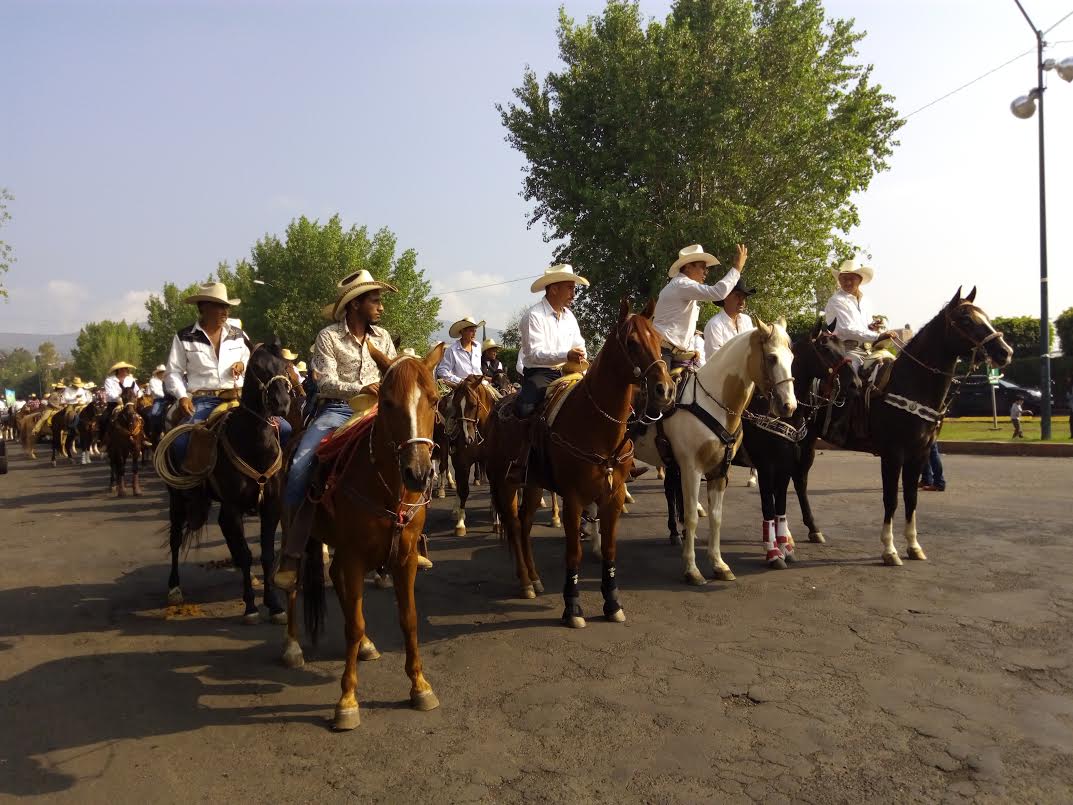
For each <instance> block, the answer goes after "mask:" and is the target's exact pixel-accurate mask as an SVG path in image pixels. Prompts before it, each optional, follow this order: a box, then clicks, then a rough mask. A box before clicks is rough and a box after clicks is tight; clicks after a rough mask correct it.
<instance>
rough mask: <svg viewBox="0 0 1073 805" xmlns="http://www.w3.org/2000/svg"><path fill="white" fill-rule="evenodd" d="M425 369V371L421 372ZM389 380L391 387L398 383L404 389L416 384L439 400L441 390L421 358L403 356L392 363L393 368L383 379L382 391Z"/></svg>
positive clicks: (389, 368)
mask: <svg viewBox="0 0 1073 805" xmlns="http://www.w3.org/2000/svg"><path fill="white" fill-rule="evenodd" d="M422 369H424V371H421V370H422ZM388 378H390V379H391V384H390V385H391V386H392V387H393V386H394V385H395V384H396V383H397V384H399V385H400V386H401V387H402V388H407V387H409V385H411V384H416V385H418V386H420V387H421V390H422V391H424V392H425V393H426V394H428V395H429V397H431V398H432V399H436V398H438V397H439V396H440V395H439V390H438V389H437V388H436V383H435V381H434V380H433V379H432V372H430V371H429V370H428V367H426V366H425V362H424V361H422V360H421V359H420V358H414V357H411V356H409V355H403V356H400V357H398V358H396V359H395V360H394V361H392V363H391V366H390V367H388V370H387V371H386V372H385V373H384V375H383V377H382V378H381V390H383V389H384V388H385V386H384V381H387V380H388Z"/></svg>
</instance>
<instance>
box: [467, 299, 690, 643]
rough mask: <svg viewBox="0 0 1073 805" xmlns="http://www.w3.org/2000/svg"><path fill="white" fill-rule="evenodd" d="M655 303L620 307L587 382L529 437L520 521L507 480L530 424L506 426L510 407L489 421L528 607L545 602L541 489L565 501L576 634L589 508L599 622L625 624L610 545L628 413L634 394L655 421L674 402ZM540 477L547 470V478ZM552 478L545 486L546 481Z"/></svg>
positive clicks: (514, 483) (570, 608) (568, 607)
mask: <svg viewBox="0 0 1073 805" xmlns="http://www.w3.org/2000/svg"><path fill="white" fill-rule="evenodd" d="M654 309H655V300H649V303H648V305H647V306H646V307H645V309H644V311H643V312H642V313H640V314H638V315H631V314H630V309H629V304H628V302H627V300H625V299H623V300H622V306H621V308H620V310H619V317H618V321H617V322H616V323H615V326H614V327H613V328H612V329H611V332H610V333H609V334H608V336H607V340H606V341H605V342H604V346H603V348H602V349H601V350H600V353H599V354H598V355H597V356H596V360H595V361H593V363H592V366H591V368H590V369H589V371H588V373H587V374H586V375H585V377H584V378H583V379H582V380H580V381H579V382H578V383H577V385H576V386H575V387H574V389H573V391H571V392H570V396H568V397H567V398H566V400H565V401H564V402H563V404H562V407H561V409H560V410H559V413H558V415H557V416H556V418H555V421H554V423H553V424H551V425H547V424H546V420H544V419H543V414H540V413H538V414H537V415H536V416H540V417H542V418H541V420H539V421H538V422H537V423H536V424H537V425H538V427H537V428H535V429H534V431H535V436H534V441H536V440H539V441H536V444H535V446H534V447H533V449H532V452H533V459H537V456H538V455H540V454H543V456H544V458H545V459H546V460H544V461H540V460H531V461H530V462H529V468H528V474H527V477H526V480H525V490H524V495H523V502H522V507H521V510H520V514H519V508H518V501H517V497H518V495H517V493H518V489H519V487H520V486H521V485H522V484H521V481H520V479H519V478H518V477H517V474H516V473H513V472H511V469H512V465H513V464H514V463H515V461H516V460H517V458H518V455H519V450H518V446H519V444H524V443H525V442H528V441H530V439H529V433H530V423H529V422H525V421H519V420H517V419H516V418H514V416H513V403H514V397H513V396H511V397H507V398H505V399H504V400H503V401H502V402H501V403H500V404H499V405H497V406H496V409H495V414H494V415H493V416H492V418H491V421H490V425H491V427H490V429H489V430H490V432H489V435H488V446H487V451H486V454H487V457H488V478H489V481H490V483H491V487H492V490H491V491H492V499H493V501H494V502H495V506H496V509H497V510H498V512H499V516H500V519H501V520H502V521H503V525H504V527H505V529H506V532H507V538H508V541H509V543H510V546H511V551H512V553H513V555H514V564H515V571H516V572H517V575H518V582H519V584H520V585H521V592H522V596H523V597H525V598H534V597H535V596H536V594H537V593H538V592H542V591H543V589H544V585H543V584H542V583H541V581H540V575H539V573H538V572H537V569H536V564H535V562H534V561H533V546H532V539H531V534H530V532H531V531H532V527H533V518H534V515H535V514H536V509H537V505H538V504H539V502H540V494H541V491H542V489H543V488H547V489H550V490H551V491H552V492H557V493H559V494H560V495H561V496H562V498H563V507H562V521H563V526H564V530H565V532H566V583H565V585H564V587H563V600H564V603H565V609H564V612H563V618H562V619H563V622H564V623H565V624H567V625H568V626H571V627H573V628H578V629H580V628H583V627H584V626H585V618H584V615H583V613H582V609H581V604H580V598H579V592H578V579H579V578H580V575H581V514H582V509H584V507H585V506H587V505H589V504H591V503H593V502H595V503H596V505H597V508H598V511H599V519H600V531H601V539H602V552H603V557H604V561H603V569H602V581H601V585H600V590H601V592H602V593H603V599H604V606H603V612H604V616H605V617H606V618H607V619H608V620H609V621H613V622H616V623H622V622H623V621H625V620H626V615H625V613H624V612H623V610H622V605H621V604H620V603H619V601H618V588H617V579H616V577H615V557H616V546H615V537H616V532H617V528H618V518H619V515H620V513H621V511H622V503H623V499H624V496H625V491H626V485H625V482H626V479H627V478H628V477H629V471H630V469H631V468H632V467H633V445H632V442H631V441H630V440H629V438H628V437H627V435H626V426H627V422H628V420H629V418H630V413H631V409H632V407H633V406H632V405H631V402H632V400H633V394H634V386H637V385H640V386H641V387H642V389H643V391H644V395H643V396H644V399H645V409H646V413H648V414H649V415H651V416H658V415H659V413H660V412H661V411H662V410H663V409H665V408H667V407H668V406H669V405H670V404H671V402H672V389H673V388H674V386H673V383H672V382H671V378H670V375H669V374H668V372H667V365H666V363H664V361H663V360H662V359H661V357H660V336H659V333H658V332H657V331H656V330H655V328H654V327H653V326H652V313H653V310H654ZM547 468H553V469H552V470H551V471H550V472H547V471H546V470H547ZM546 476H550V477H546Z"/></svg>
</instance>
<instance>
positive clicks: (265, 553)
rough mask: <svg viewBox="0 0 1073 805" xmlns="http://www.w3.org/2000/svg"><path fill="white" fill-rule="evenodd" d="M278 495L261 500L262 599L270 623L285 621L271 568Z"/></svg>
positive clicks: (271, 495) (274, 560)
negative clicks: (273, 582)
mask: <svg viewBox="0 0 1073 805" xmlns="http://www.w3.org/2000/svg"><path fill="white" fill-rule="evenodd" d="M279 508H280V497H279V495H278V494H269V495H266V496H265V498H264V499H263V500H262V501H261V573H262V574H263V577H264V585H265V587H264V592H263V594H262V599H261V600H262V601H264V605H265V606H266V607H267V608H268V615H269V618H270V619H271V621H272V623H277V624H283V623H286V622H287V613H286V611H285V610H284V608H283V605H282V604H281V603H280V601H279V590H277V589H276V587H275V585H273V584H272V570H273V568H275V566H276V526H277V525H278V524H279V518H280V513H279Z"/></svg>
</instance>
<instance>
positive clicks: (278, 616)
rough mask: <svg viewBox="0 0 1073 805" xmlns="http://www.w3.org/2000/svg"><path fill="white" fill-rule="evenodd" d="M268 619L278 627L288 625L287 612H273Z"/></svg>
mask: <svg viewBox="0 0 1073 805" xmlns="http://www.w3.org/2000/svg"><path fill="white" fill-rule="evenodd" d="M268 619H269V620H270V621H272V623H274V624H276V626H286V625H287V612H286V610H281V611H279V612H273V613H272V614H271V615H270V616H269V618H268Z"/></svg>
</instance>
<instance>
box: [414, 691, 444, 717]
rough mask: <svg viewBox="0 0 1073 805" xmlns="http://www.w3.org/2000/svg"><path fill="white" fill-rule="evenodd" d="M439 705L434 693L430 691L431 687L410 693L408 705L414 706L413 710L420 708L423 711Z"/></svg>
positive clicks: (433, 708)
mask: <svg viewBox="0 0 1073 805" xmlns="http://www.w3.org/2000/svg"><path fill="white" fill-rule="evenodd" d="M439 706H440V700H439V699H437V698H436V694H435V693H433V692H432V689H431V688H429V689H428V690H422V691H412V692H411V693H410V707H412V708H414V710H420V711H421V712H422V713H425V712H428V711H429V710H435V709H436V708H437V707H439Z"/></svg>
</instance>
